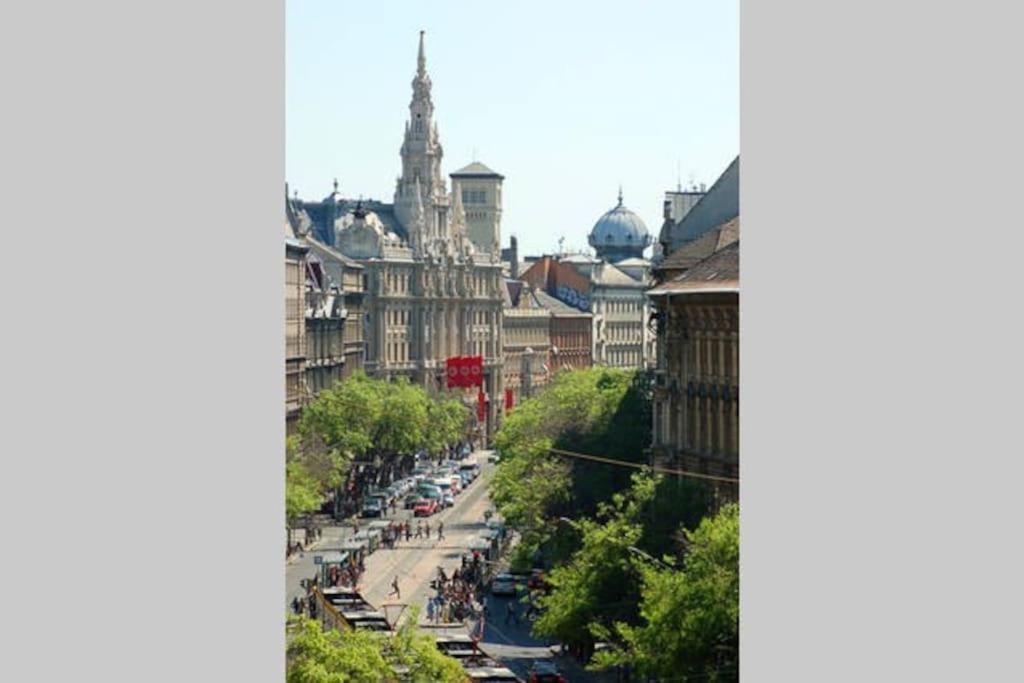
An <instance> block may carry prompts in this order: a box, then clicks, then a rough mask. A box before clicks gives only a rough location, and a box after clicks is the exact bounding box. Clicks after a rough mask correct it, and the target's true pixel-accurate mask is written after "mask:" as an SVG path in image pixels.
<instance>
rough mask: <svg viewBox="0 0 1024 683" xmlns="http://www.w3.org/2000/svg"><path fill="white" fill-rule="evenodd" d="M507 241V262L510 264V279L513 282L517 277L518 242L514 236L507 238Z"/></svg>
mask: <svg viewBox="0 0 1024 683" xmlns="http://www.w3.org/2000/svg"><path fill="white" fill-rule="evenodd" d="M508 241H509V252H511V253H510V254H509V257H508V260H509V261H510V262H511V265H510V268H509V269H510V270H511V271H512V279H513V280H515V279H516V278H518V277H519V241H518V240H517V239H516V236H515V235H512V236H511V237H509V238H508Z"/></svg>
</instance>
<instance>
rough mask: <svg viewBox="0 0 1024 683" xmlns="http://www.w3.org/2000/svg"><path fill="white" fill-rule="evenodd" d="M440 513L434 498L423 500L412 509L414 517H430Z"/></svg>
mask: <svg viewBox="0 0 1024 683" xmlns="http://www.w3.org/2000/svg"><path fill="white" fill-rule="evenodd" d="M437 511H438V505H437V501H436V500H434V499H432V498H421V499H420V500H419V501H418V502H417V503H416V505H415V506H414V507H413V509H412V514H413V516H414V517H430V516H431V515H432V514H434V513H435V512H437Z"/></svg>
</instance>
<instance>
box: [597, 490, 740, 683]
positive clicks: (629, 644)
mask: <svg viewBox="0 0 1024 683" xmlns="http://www.w3.org/2000/svg"><path fill="white" fill-rule="evenodd" d="M685 535H686V538H687V544H688V551H687V554H686V558H685V561H684V565H683V568H682V571H675V570H666V569H662V568H657V567H652V566H645V567H643V568H642V577H643V578H642V588H641V600H640V610H639V611H640V624H639V625H630V624H628V623H619V624H617V625H616V628H615V632H616V633H617V634H618V636H619V639H620V640H621V642H622V643H623V644H624V645H623V647H622V648H621V649H620V650H618V651H611V652H608V653H600V654H599V655H598V657H597V658H596V662H597V665H598V666H610V665H613V664H622V663H629V664H631V665H633V666H634V667H635V668H636V670H638V671H640V672H641V673H644V674H647V675H649V676H654V677H656V678H663V677H664V678H667V677H671V676H675V677H678V676H681V675H684V676H693V677H694V678H695V679H698V678H699V679H700V680H712V681H726V680H737V679H738V673H737V671H738V654H739V508H738V507H737V506H736V505H728V506H725V507H724V508H722V510H721V511H719V513H718V514H717V515H715V516H713V517H708V518H706V519H704V520H703V521H702V522H701V523H700V525H699V526H698V527H697V529H696V530H695V531H687V532H685Z"/></svg>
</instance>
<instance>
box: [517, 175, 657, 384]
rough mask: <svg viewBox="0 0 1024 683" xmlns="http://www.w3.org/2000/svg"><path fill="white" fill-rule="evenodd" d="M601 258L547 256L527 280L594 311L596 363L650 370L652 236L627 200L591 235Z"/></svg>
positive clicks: (529, 271) (532, 267) (652, 338)
mask: <svg viewBox="0 0 1024 683" xmlns="http://www.w3.org/2000/svg"><path fill="white" fill-rule="evenodd" d="M588 241H589V242H590V245H591V246H592V247H593V248H594V251H595V252H596V254H597V255H596V256H588V255H585V254H571V255H559V256H542V257H541V258H540V259H537V260H536V261H534V262H533V263H532V264H531V265H530V266H529V267H528V268H527V269H526V270H525V271H524V272H523V274H522V279H523V280H525V281H527V282H530V283H531V284H532V285H534V286H535V287H541V288H544V289H545V290H546V291H547V293H548V294H550V295H551V296H553V297H555V298H556V299H558V300H560V301H562V302H563V303H565V304H567V305H569V306H571V307H573V308H576V309H578V310H580V311H585V312H587V313H589V314H590V321H591V324H592V326H593V329H592V330H591V333H590V335H589V336H590V339H591V345H592V347H591V350H590V360H591V362H592V363H594V364H595V365H606V366H610V367H619V368H641V369H646V368H648V367H650V366H651V365H652V364H653V362H654V346H655V335H654V334H653V332H652V331H651V329H650V327H649V326H648V319H649V318H650V314H651V308H650V303H649V301H648V300H647V296H646V291H647V288H648V287H649V286H650V277H651V262H650V261H649V260H647V259H646V258H644V256H643V254H644V250H645V249H646V248H647V247H648V246H650V244H651V238H650V235H649V233H648V232H647V226H646V225H644V222H643V220H641V219H640V217H639V216H637V215H636V214H635V213H633V212H632V211H630V210H629V209H628V208H627V207H626V206H624V205H623V203H622V191H621V190H620V191H619V201H618V204H617V205H616V206H615V207H613V208H612V209H610V210H609V211H607V212H605V213H604V214H603V215H602V216H601V217H600V218H599V219H598V220H597V222H596V223H595V224H594V227H593V228H592V229H591V231H590V235H589V237H588Z"/></svg>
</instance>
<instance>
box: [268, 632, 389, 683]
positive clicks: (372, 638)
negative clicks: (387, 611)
mask: <svg viewBox="0 0 1024 683" xmlns="http://www.w3.org/2000/svg"><path fill="white" fill-rule="evenodd" d="M297 624H298V632H297V633H296V634H295V635H294V636H292V637H291V638H290V641H289V643H288V650H287V658H288V670H287V674H286V677H285V680H286V681H287V682H288V683H364V682H365V683H379V682H380V681H387V680H389V679H390V680H394V674H393V670H392V668H391V666H390V665H389V664H388V662H387V660H386V659H385V658H384V654H383V649H384V648H383V644H382V642H381V639H380V637H379V636H378V635H377V634H376V633H373V632H370V631H361V630H353V631H344V632H339V631H335V630H326V631H325V630H323V629H322V628H321V627H320V624H319V623H317V622H316V621H313V620H311V619H302V620H298V621H297Z"/></svg>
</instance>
